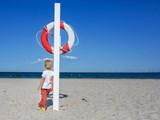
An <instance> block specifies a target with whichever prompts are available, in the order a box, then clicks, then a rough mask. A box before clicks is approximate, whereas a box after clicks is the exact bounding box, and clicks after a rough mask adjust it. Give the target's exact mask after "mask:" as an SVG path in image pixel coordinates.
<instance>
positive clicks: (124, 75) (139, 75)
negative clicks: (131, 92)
mask: <svg viewBox="0 0 160 120" xmlns="http://www.w3.org/2000/svg"><path fill="white" fill-rule="evenodd" d="M41 74H42V72H0V78H41ZM60 78H80V79H86V78H92V79H160V72H61V73H60Z"/></svg>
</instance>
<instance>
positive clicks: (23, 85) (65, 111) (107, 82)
mask: <svg viewBox="0 0 160 120" xmlns="http://www.w3.org/2000/svg"><path fill="white" fill-rule="evenodd" d="M39 80H40V79H21V78H20V79H10V78H7V79H3V78H1V79H0V120H160V80H152V79H148V80H144V79H60V111H53V108H52V107H53V105H52V96H53V94H52V93H51V94H50V95H49V96H48V109H47V111H38V110H37V104H38V102H39V100H40V97H41V96H40V92H38V91H37V87H38V84H39Z"/></svg>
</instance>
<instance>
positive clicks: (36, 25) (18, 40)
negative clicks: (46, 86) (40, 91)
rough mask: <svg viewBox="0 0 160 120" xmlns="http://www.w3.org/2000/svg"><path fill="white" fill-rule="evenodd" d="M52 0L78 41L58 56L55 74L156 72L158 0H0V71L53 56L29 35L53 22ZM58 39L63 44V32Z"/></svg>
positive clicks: (28, 68) (26, 68)
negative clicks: (58, 61) (69, 50)
mask: <svg viewBox="0 0 160 120" xmlns="http://www.w3.org/2000/svg"><path fill="white" fill-rule="evenodd" d="M55 2H60V3H61V20H63V21H65V22H66V23H67V24H70V25H71V26H73V27H74V29H75V31H76V33H77V35H78V38H79V40H80V42H79V45H78V46H76V47H73V48H72V52H71V53H68V54H66V55H63V56H61V67H60V71H61V72H160V55H159V54H160V1H158V0H95V1H92V0H23V1H21V0H14V1H12V0H5V1H0V21H1V22H0V26H1V29H0V72H41V71H42V70H43V69H44V62H43V59H45V58H52V57H53V56H52V55H51V54H49V53H48V52H46V51H45V50H44V49H43V48H41V47H40V46H39V45H38V43H37V41H36V38H35V36H36V33H37V32H38V31H39V30H42V29H43V27H44V26H45V25H46V24H48V23H50V22H52V21H53V20H54V18H53V16H54V3H55ZM61 38H62V43H66V42H67V34H66V33H65V32H63V31H61ZM50 42H52V38H51V40H50ZM68 56H72V57H74V58H77V59H67V58H68ZM37 60H39V62H37V63H36V61H37Z"/></svg>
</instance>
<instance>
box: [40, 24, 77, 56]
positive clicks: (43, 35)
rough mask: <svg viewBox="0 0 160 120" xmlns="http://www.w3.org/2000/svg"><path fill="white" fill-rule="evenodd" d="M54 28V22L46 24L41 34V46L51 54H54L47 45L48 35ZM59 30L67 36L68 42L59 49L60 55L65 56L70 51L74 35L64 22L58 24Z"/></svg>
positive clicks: (52, 49) (51, 48)
mask: <svg viewBox="0 0 160 120" xmlns="http://www.w3.org/2000/svg"><path fill="white" fill-rule="evenodd" d="M53 28H54V22H51V23H49V24H47V25H46V26H45V27H44V29H43V30H42V33H41V43H42V46H43V47H44V48H45V49H46V50H47V51H48V52H49V53H51V54H54V48H53V47H52V46H51V45H50V44H49V43H48V34H49V32H50V31H51V30H52V29H53ZM60 28H61V29H64V30H65V31H66V32H67V34H68V42H67V43H66V45H64V46H61V47H60V53H61V54H65V53H67V52H69V51H70V50H71V48H72V47H73V44H74V40H75V35H74V32H73V30H72V28H71V27H70V26H69V25H68V24H66V23H65V22H60Z"/></svg>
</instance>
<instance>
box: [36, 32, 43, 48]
mask: <svg viewBox="0 0 160 120" xmlns="http://www.w3.org/2000/svg"><path fill="white" fill-rule="evenodd" d="M40 32H42V30H40V31H38V32H37V33H36V40H37V43H38V44H39V46H41V47H42V48H43V46H42V44H41V43H40V42H39V39H38V35H39V33H40Z"/></svg>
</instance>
